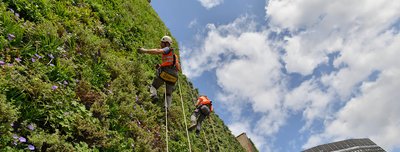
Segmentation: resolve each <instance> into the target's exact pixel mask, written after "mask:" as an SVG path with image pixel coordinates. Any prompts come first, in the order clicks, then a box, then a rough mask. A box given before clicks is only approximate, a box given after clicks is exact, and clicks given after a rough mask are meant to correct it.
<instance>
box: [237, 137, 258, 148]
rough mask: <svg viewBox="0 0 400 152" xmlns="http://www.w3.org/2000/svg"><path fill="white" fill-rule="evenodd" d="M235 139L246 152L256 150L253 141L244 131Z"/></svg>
mask: <svg viewBox="0 0 400 152" xmlns="http://www.w3.org/2000/svg"><path fill="white" fill-rule="evenodd" d="M236 139H237V140H238V141H239V143H240V145H242V147H243V148H244V149H246V151H247V152H258V150H257V148H256V146H254V143H253V142H252V141H251V139H250V138H248V137H247V135H246V133H242V134H240V135H239V136H237V137H236Z"/></svg>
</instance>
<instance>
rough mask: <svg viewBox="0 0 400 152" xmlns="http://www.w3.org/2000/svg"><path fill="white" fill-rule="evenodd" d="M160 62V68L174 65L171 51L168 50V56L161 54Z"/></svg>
mask: <svg viewBox="0 0 400 152" xmlns="http://www.w3.org/2000/svg"><path fill="white" fill-rule="evenodd" d="M161 61H162V63H161V65H160V66H161V67H166V66H171V65H174V54H173V53H172V50H170V51H169V53H168V54H164V53H163V54H162V57H161Z"/></svg>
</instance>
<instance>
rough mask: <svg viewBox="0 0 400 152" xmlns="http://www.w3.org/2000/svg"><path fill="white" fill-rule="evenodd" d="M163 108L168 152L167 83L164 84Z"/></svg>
mask: <svg viewBox="0 0 400 152" xmlns="http://www.w3.org/2000/svg"><path fill="white" fill-rule="evenodd" d="M164 104H165V105H164V107H165V141H166V142H167V152H168V108H167V83H165V93H164Z"/></svg>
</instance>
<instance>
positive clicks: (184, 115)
mask: <svg viewBox="0 0 400 152" xmlns="http://www.w3.org/2000/svg"><path fill="white" fill-rule="evenodd" d="M178 87H179V94H180V96H181V105H182V112H183V120H184V121H185V128H186V136H187V138H188V143H189V152H192V146H191V145H190V138H189V131H188V127H187V123H186V113H185V108H184V107H183V99H182V90H181V84H180V82H179V79H178Z"/></svg>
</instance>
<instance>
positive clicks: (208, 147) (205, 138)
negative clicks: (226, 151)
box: [202, 131, 210, 151]
mask: <svg viewBox="0 0 400 152" xmlns="http://www.w3.org/2000/svg"><path fill="white" fill-rule="evenodd" d="M202 132H203V137H204V140H206V144H207V149H208V151H210V146H208V140H207V137H206V133H204V132H205V131H202Z"/></svg>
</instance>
